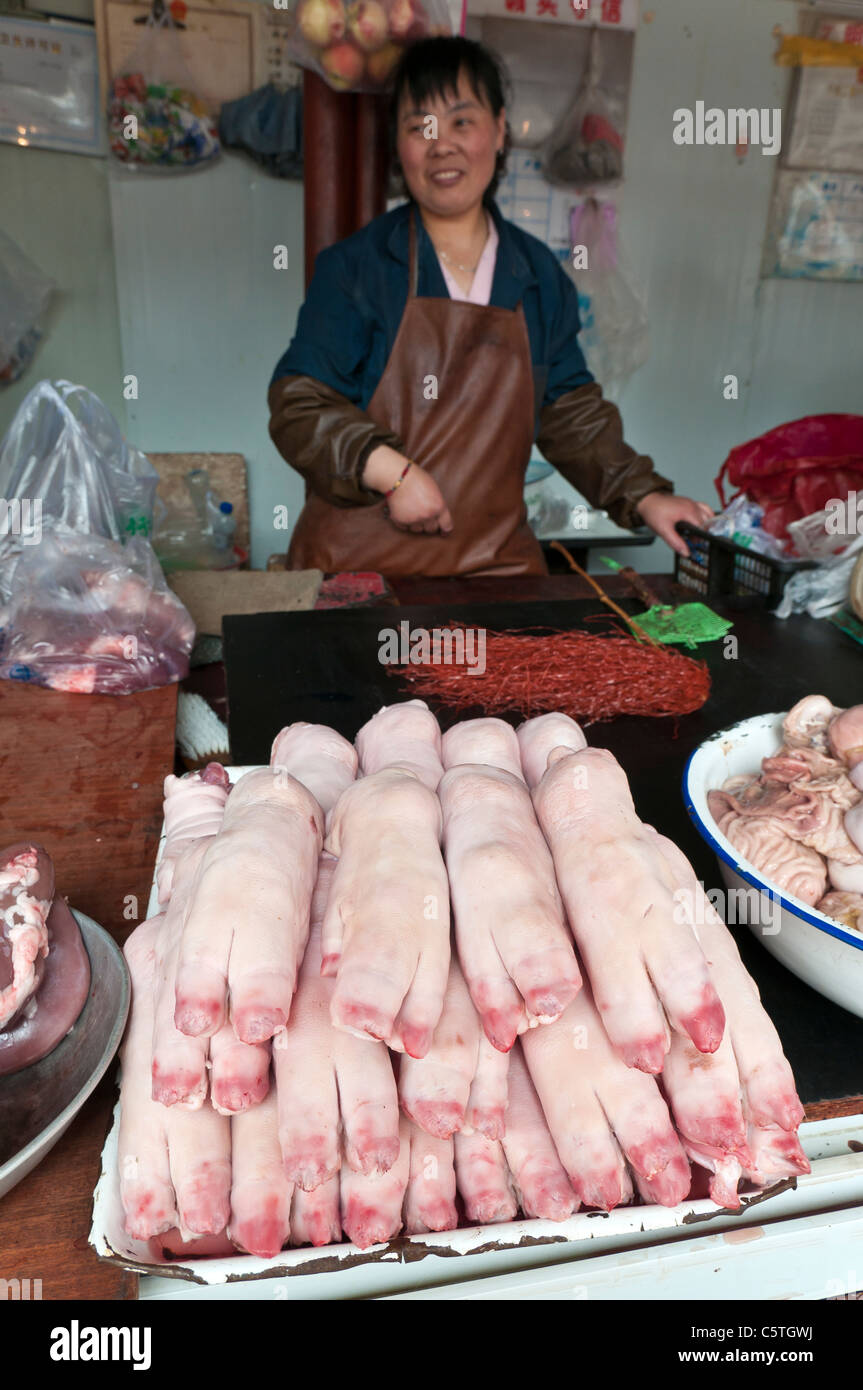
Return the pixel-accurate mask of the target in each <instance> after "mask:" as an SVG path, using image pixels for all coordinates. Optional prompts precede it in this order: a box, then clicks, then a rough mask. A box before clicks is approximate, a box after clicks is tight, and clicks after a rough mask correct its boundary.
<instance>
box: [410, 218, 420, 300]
mask: <svg viewBox="0 0 863 1390" xmlns="http://www.w3.org/2000/svg"><path fill="white" fill-rule="evenodd" d="M416 216H417V209H416V203H411V216H410V233H409V240H408V298H409V299H416V297H417V284H418V281H419V267H418V264H417V262H418V257H417V225H416Z"/></svg>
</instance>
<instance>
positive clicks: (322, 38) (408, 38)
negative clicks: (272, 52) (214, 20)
mask: <svg viewBox="0 0 863 1390" xmlns="http://www.w3.org/2000/svg"><path fill="white" fill-rule="evenodd" d="M292 11H293V21H294V22H293V27H292V33H291V38H290V41H289V45H288V51H289V53H290V56H291V58H292V59H293V61H294V62H295V63H298V64H299V65H300V67H302V68H310V69H311V70H312V72H316V73H317V74H318V75H319V76H320V77H322V78H323V79H324V81H325V82H326V83H328V85H329V86H330V87H333V88H334V89H335V90H336V91H337V92H380V91H382V90H383V89H384V88H385V87H386V85H387V82H388V81H389V79H390V77H391V75H392V72H393V70H394V68H395V66H396V64H397V62H398V61H399V59H400V58H401V56H402V53H403V51H404V49H405V48H406V47H407V45H408V44H411V43H413V42H414V40H415V39H422V38H428V37H429V35H432V34H449V33H451V32H452V31H451V28H450V20H449V9H448V7H447V4H446V0H348V3H347V4H345V3H343V0H299V2H298V3H297V4H296V5H294V6H292Z"/></svg>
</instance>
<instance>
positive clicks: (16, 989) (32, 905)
mask: <svg viewBox="0 0 863 1390" xmlns="http://www.w3.org/2000/svg"><path fill="white" fill-rule="evenodd" d="M53 901H54V866H53V864H52V863H51V860H50V859H49V858H48V855H47V854H46V853H45V851H44V849H42V848H41V846H40V845H31V844H19V845H11V846H10V847H9V849H6V850H4V851H3V853H2V855H0V1028H8V1026H9V1024H10V1023H13V1022H14V1020H15V1017H16V1015H17V1014H19V1013H20V1011H21V1010H22V1009H23V1008H24V1005H25V1004H26V1003H27V1001H28V999H30V998H31V996H32V995H33V994H35V992H36V989H37V988H38V985H39V982H40V980H41V979H42V975H43V972H44V969H45V957H46V956H47V955H48V913H49V912H50V910H51V903H52V902H53Z"/></svg>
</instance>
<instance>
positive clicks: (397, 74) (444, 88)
mask: <svg viewBox="0 0 863 1390" xmlns="http://www.w3.org/2000/svg"><path fill="white" fill-rule="evenodd" d="M460 73H464V76H465V78H466V79H467V81H468V83H469V85H470V87H471V89H472V91H473V93H474V95H475V96H476V97H478V98H479V100H480V101H485V102H486V103H487V104H488V106H489V107H490V108H491V112H492V115H493V116H498V115H499V114H500V112H501V111H502V110H503V108H504V106H505V105H506V97H507V94H508V93H509V91H510V90H511V86H512V84H511V82H510V78H509V74H508V72H507V70H506V68H505V67H504V65H503V63H502V61H501V60H500V58H498V56H497V54H495V53H493V52H492V51H491V49H489V48H486V47H485V45H484V44H481V43H476V42H475V41H474V40H473V39H464V38H460V37H458V36H454V37H443V36H440V37H435V38H429V39H418V40H417V42H416V43H412V44H410V45H409V47H408V48H406V49H405V51H404V53H403V54H402V57H401V58H400V60H399V63H398V66H397V67H396V69H395V71H394V73H393V75H392V88H391V91H390V106H389V132H390V176H391V180H392V183H393V187H394V189H395V191H396V192H399V193H408V190H407V186H406V184H405V181H404V174H403V173H402V169H401V164H400V162H399V157H398V154H397V151H396V140H397V137H398V113H399V106H400V105H401V102H402V99H403V98H404V97H406V96H409V97H410V98H411V100H412V101H413V103H414V105H415V106H417V107H420V108H421V107H422V106H423V105H424V104H425V103H426V102H427V101H428V100H429V98H430V97H447V96H454V95H455V93H456V92H457V90H458V79H459V74H460ZM511 144H512V136H511V132H510V128H509V122H508V121H507V123H506V130H505V133H504V141H503V150H502V152H501V153H500V154H499V155H498V157H497V162H496V164H495V168H494V174H493V176H492V180H491V182H490V184H489V185H488V188H487V189H486V190H485V192H484V194H483V198H482V200H483V202H484V203H486V204H488V203H490V202H491V200H492V198H493V197H494V195H495V193H496V191H497V186H498V183H499V182H500V177H501V175H502V174H503V173H505V172H506V159H507V155H508V154H509V150H510V145H511ZM408 196H410V194H409V193H408Z"/></svg>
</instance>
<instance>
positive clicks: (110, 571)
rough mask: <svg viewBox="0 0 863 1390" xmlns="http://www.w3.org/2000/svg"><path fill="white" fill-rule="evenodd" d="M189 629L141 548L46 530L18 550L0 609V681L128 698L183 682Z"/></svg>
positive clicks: (145, 546) (144, 545)
mask: <svg viewBox="0 0 863 1390" xmlns="http://www.w3.org/2000/svg"><path fill="white" fill-rule="evenodd" d="M194 638H195V626H194V623H193V622H192V619H191V618H190V617H189V614H188V613H187V611H186V609H185V608H184V607H183V605H182V603H181V602H180V600H179V599H178V598H177V597H176V595H175V594H173V593H172V592H171V590H170V589H169V588H168V586H167V584H166V582H165V577H164V575H163V574H162V571H161V569H160V567H159V562H158V560H157V559H156V557H155V555H154V554H153V551H152V549H151V547H150V544H149V542H148V541H145V540H144V539H143V537H141V536H137V537H135V539H134V540H131V541H129V542H128V543H127V544H126V545H125V546H122V545H120V544H118V543H117V542H116V541H109V540H105V539H104V538H103V537H101V536H76V535H72V534H70V533H67V532H65V531H61V530H54V531H50V532H47V533H46V534H44V535H43V536H42V539H41V541H40V543H39V544H38V545H36V546H31V547H24V548H23V549H22V552H21V554H20V556H19V557H18V558H17V561H16V565H15V583H14V590H13V593H12V597H11V598H10V599H9V600H8V602H7V603H6V604H5V605H0V677H3V678H5V679H7V680H20V681H31V682H32V683H33V684H34V685H44V686H49V687H50V688H51V689H52V690H65V691H75V692H79V693H83V694H94V693H95V694H98V695H128V694H130V693H131V692H132V691H134V690H149V689H150V688H152V687H153V686H159V685H170V684H171V683H172V682H174V681H180V680H182V679H183V678H184V677H185V676H186V675H188V672H189V652H190V651H191V649H192V643H193V641H194Z"/></svg>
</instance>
